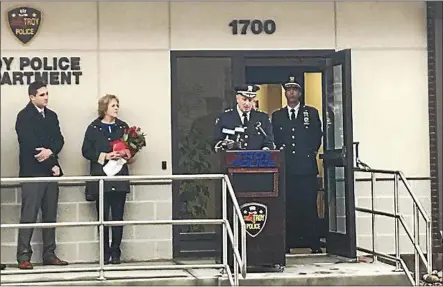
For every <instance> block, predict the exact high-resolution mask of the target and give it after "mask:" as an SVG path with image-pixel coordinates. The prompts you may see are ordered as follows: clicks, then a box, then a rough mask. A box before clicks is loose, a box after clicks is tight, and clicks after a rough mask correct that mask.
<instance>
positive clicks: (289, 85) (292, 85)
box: [282, 76, 302, 92]
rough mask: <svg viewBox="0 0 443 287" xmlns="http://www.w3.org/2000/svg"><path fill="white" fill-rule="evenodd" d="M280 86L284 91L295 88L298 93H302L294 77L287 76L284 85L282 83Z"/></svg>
mask: <svg viewBox="0 0 443 287" xmlns="http://www.w3.org/2000/svg"><path fill="white" fill-rule="evenodd" d="M282 86H283V88H284V89H285V90H287V89H290V88H295V89H297V90H299V91H300V92H301V91H302V88H301V86H300V84H299V83H297V82H296V81H295V77H294V76H289V78H288V80H287V81H286V82H285V83H283V84H282Z"/></svg>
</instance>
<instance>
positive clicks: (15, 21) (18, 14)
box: [7, 7, 42, 44]
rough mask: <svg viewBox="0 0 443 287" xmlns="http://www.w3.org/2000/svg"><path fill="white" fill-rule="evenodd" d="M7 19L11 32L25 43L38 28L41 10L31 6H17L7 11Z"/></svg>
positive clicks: (32, 36)
mask: <svg viewBox="0 0 443 287" xmlns="http://www.w3.org/2000/svg"><path fill="white" fill-rule="evenodd" d="M7 19H8V24H9V28H11V31H12V34H13V35H14V36H15V37H16V38H17V39H18V40H19V41H20V42H22V43H23V44H27V43H29V41H31V40H32V39H33V38H34V36H35V35H36V34H37V32H38V29H39V28H40V25H41V22H42V12H41V11H40V10H37V9H35V8H31V7H18V8H13V9H11V10H9V11H8V12H7Z"/></svg>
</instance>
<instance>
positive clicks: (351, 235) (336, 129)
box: [323, 50, 356, 258]
mask: <svg viewBox="0 0 443 287" xmlns="http://www.w3.org/2000/svg"><path fill="white" fill-rule="evenodd" d="M351 90H352V87H351V51H350V50H343V51H338V52H335V53H332V54H331V55H330V57H328V59H327V60H326V66H325V68H324V70H323V93H324V94H323V131H324V138H323V149H324V159H323V160H324V172H325V191H326V195H327V202H328V204H327V212H326V215H327V218H328V221H329V231H328V235H327V252H328V253H330V254H334V255H340V256H345V257H348V258H355V257H356V234H355V202H354V171H353V144H352V143H353V134H352V91H351Z"/></svg>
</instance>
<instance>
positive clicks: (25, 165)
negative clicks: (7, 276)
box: [15, 81, 68, 269]
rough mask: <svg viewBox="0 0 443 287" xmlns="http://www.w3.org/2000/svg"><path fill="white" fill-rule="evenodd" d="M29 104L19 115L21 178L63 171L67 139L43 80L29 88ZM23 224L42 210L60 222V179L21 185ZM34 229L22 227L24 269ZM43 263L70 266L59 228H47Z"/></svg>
mask: <svg viewBox="0 0 443 287" xmlns="http://www.w3.org/2000/svg"><path fill="white" fill-rule="evenodd" d="M28 95H29V100H30V101H29V103H28V104H27V105H26V107H25V108H24V109H22V110H21V111H20V112H19V113H18V115H17V121H16V123H15V130H16V132H17V137H18V143H19V150H20V155H19V165H20V172H19V176H20V177H53V176H61V175H63V172H62V170H61V168H60V164H59V162H58V154H59V153H60V151H61V150H62V148H63V145H64V138H63V135H62V133H61V131H60V126H59V121H58V117H57V114H56V113H55V112H53V111H52V110H50V109H48V108H47V105H48V89H47V87H46V84H45V83H43V82H38V81H36V82H32V83H31V84H30V85H29V87H28ZM21 191H22V192H21V196H22V205H21V216H20V223H35V222H36V221H37V214H38V211H39V209H41V210H42V222H56V219H57V206H58V194H59V188H58V183H56V182H38V183H23V184H22V185H21ZM32 233H33V229H32V228H23V229H19V234H18V244H17V261H18V263H19V268H20V269H32V268H33V265H32V263H31V256H32V248H31V244H30V242H31V237H32ZM42 234H43V264H44V265H67V264H68V263H67V262H66V261H63V260H60V259H59V258H58V257H57V256H56V255H55V253H54V251H55V247H56V246H55V228H43V229H42Z"/></svg>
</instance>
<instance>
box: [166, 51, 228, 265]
mask: <svg viewBox="0 0 443 287" xmlns="http://www.w3.org/2000/svg"><path fill="white" fill-rule="evenodd" d="M171 74H172V75H171V76H172V95H173V96H172V119H171V120H172V158H173V163H172V173H173V174H208V173H218V170H219V161H218V156H217V155H216V154H215V153H214V152H213V151H212V149H213V147H212V140H213V130H214V123H215V120H216V118H217V117H218V116H219V114H220V113H221V112H222V111H223V110H224V109H226V108H227V107H230V106H231V102H232V98H233V97H232V92H231V90H232V83H231V82H232V81H231V78H232V76H231V75H232V61H231V58H230V57H228V56H223V55H211V56H204V55H198V54H196V53H189V54H186V53H180V52H176V53H173V54H172V56H171ZM220 186H221V183H220V181H219V180H218V181H216V180H194V181H174V182H173V185H172V189H173V199H172V201H173V218H174V219H198V218H202V219H209V218H219V217H220V216H221V215H220V214H221V211H220V206H221V205H220V200H221V199H220V198H219V196H218V192H217V187H220ZM220 229H221V228H220V227H219V226H214V225H184V226H179V225H176V226H174V227H173V242H174V249H173V254H174V258H180V257H194V258H202V257H214V256H216V257H217V256H219V254H220V246H221V243H220V234H221V233H220Z"/></svg>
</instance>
